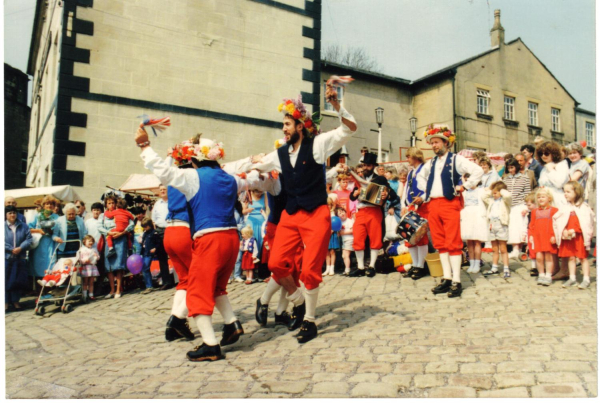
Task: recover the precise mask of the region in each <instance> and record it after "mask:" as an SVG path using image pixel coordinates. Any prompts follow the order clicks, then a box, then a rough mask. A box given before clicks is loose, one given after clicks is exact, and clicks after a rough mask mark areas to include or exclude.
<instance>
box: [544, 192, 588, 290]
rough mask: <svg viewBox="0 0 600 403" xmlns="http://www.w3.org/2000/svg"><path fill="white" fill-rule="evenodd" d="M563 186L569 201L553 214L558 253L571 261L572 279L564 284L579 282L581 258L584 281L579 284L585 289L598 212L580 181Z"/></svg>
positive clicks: (569, 285)
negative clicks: (584, 195)
mask: <svg viewBox="0 0 600 403" xmlns="http://www.w3.org/2000/svg"><path fill="white" fill-rule="evenodd" d="M563 190H564V192H565V199H567V203H568V205H567V206H566V207H561V208H560V209H559V210H558V212H557V213H556V214H555V215H554V217H552V221H553V224H554V234H555V237H556V244H557V245H558V257H560V258H562V259H568V265H569V279H568V280H567V281H565V282H564V283H563V288H567V287H572V286H575V285H577V280H576V277H575V273H576V270H577V262H576V259H580V260H581V270H582V271H583V281H582V282H581V284H579V288H580V289H584V288H588V287H589V286H590V262H589V261H588V260H587V257H588V255H589V250H590V244H591V240H592V236H593V235H594V219H595V215H594V212H593V211H592V209H591V208H590V206H588V205H587V203H585V202H584V201H583V193H584V189H583V186H581V185H580V184H579V182H577V181H570V182H567V184H566V185H565V186H564V187H563Z"/></svg>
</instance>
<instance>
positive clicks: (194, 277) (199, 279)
mask: <svg viewBox="0 0 600 403" xmlns="http://www.w3.org/2000/svg"><path fill="white" fill-rule="evenodd" d="M192 248H193V249H192V263H191V264H190V270H189V275H188V286H187V287H188V288H187V294H186V299H185V302H186V304H187V307H188V310H189V314H188V316H191V317H194V316H196V315H212V313H213V311H214V309H215V298H216V297H218V296H220V295H227V280H229V277H230V276H231V273H232V272H233V268H234V267H235V261H236V260H237V257H238V252H239V250H240V238H239V236H238V233H237V230H235V229H229V230H226V231H216V232H210V233H208V234H206V235H203V236H201V237H198V238H196V239H194V241H193V247H192Z"/></svg>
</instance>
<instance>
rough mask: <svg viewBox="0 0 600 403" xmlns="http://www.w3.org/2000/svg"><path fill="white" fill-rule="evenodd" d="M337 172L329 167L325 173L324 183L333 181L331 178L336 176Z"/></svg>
mask: <svg viewBox="0 0 600 403" xmlns="http://www.w3.org/2000/svg"><path fill="white" fill-rule="evenodd" d="M338 175H339V172H338V171H337V169H335V168H331V169H330V170H329V171H327V172H326V173H325V183H333V180H334V179H335V178H337V176H338Z"/></svg>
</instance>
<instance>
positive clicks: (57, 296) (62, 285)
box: [34, 239, 83, 316]
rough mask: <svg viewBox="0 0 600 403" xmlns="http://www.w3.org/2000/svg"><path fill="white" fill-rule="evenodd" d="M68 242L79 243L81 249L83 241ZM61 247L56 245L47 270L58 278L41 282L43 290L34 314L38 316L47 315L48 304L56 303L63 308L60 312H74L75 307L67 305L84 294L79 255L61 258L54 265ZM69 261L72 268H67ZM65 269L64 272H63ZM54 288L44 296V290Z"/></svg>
mask: <svg viewBox="0 0 600 403" xmlns="http://www.w3.org/2000/svg"><path fill="white" fill-rule="evenodd" d="M67 242H77V243H78V244H79V247H80V248H81V241H80V240H79V239H74V240H71V241H64V243H67ZM59 246H60V245H56V248H54V253H53V254H52V259H50V264H49V265H48V269H47V270H46V272H45V273H46V274H56V278H54V279H52V281H49V282H47V283H46V282H44V281H41V280H40V281H41V282H40V284H41V285H42V290H41V291H40V295H39V297H38V298H37V299H36V301H35V310H34V313H35V314H36V315H40V316H41V315H44V314H45V313H46V307H45V305H46V303H49V302H54V305H56V306H59V305H60V306H61V307H60V310H61V311H62V313H69V312H73V305H71V304H70V303H67V301H70V302H73V301H76V300H81V299H82V296H83V293H82V288H81V284H80V283H81V279H80V276H79V272H80V271H81V263H80V262H79V254H77V255H76V256H74V257H68V258H61V259H58V260H57V261H56V263H55V264H54V265H53V264H52V262H53V261H54V259H55V257H56V252H57V250H58V247H59ZM67 259H69V260H71V261H72V263H73V265H72V267H70V268H69V267H65V266H66V265H65V261H66V260H67ZM61 268H63V270H61ZM47 288H54V289H53V290H52V291H50V293H48V294H46V295H43V294H44V289H47Z"/></svg>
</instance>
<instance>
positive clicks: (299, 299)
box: [269, 281, 304, 306]
mask: <svg viewBox="0 0 600 403" xmlns="http://www.w3.org/2000/svg"><path fill="white" fill-rule="evenodd" d="M269 283H270V281H269ZM287 299H288V300H290V302H291V303H292V304H294V306H298V305H302V304H303V303H304V294H302V289H300V288H296V291H295V292H294V293H293V294H292V295H288V296H287Z"/></svg>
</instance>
